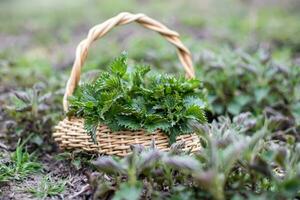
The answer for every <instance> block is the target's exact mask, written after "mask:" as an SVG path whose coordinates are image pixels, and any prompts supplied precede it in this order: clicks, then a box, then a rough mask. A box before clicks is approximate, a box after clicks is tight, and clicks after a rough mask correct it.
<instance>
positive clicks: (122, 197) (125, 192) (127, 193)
mask: <svg viewBox="0 0 300 200" xmlns="http://www.w3.org/2000/svg"><path fill="white" fill-rule="evenodd" d="M142 189H143V187H142V184H141V183H140V182H137V184H135V185H130V184H129V183H122V184H121V185H120V189H119V190H118V191H117V192H116V193H115V195H114V197H113V198H112V199H113V200H138V199H140V196H141V194H142Z"/></svg>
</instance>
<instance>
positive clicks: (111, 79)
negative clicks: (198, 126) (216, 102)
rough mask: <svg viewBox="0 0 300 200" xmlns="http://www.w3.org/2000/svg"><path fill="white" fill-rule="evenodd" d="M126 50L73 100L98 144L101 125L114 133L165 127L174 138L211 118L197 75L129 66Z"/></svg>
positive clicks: (73, 107)
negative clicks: (159, 73)
mask: <svg viewBox="0 0 300 200" xmlns="http://www.w3.org/2000/svg"><path fill="white" fill-rule="evenodd" d="M127 68H128V65H127V56H126V54H122V55H121V56H119V57H118V58H116V59H115V60H114V61H113V62H112V63H111V64H110V65H109V70H108V72H103V73H101V74H100V76H99V77H98V78H97V79H96V80H95V81H93V82H92V83H86V84H83V85H81V86H79V87H78V88H77V89H76V91H75V93H74V95H73V96H71V97H70V98H69V112H68V115H69V116H76V117H83V118H84V128H85V130H86V131H87V133H88V134H89V135H91V137H92V139H93V141H94V142H96V132H97V126H98V125H99V124H100V123H101V124H105V125H107V126H108V127H109V128H110V129H111V130H112V131H120V130H132V131H135V130H140V129H145V130H146V131H147V132H153V131H155V130H157V129H160V130H162V131H163V132H164V133H165V134H166V135H167V136H168V137H169V140H170V143H173V142H175V140H176V136H178V135H182V134H189V133H192V131H193V129H192V125H191V122H193V121H194V122H195V121H196V122H200V123H203V122H205V121H206V117H205V109H206V107H207V100H206V95H205V90H204V89H203V88H202V84H201V82H200V81H199V80H196V79H189V80H187V79H185V78H184V77H179V78H175V77H173V76H170V75H164V74H161V75H151V76H150V75H148V74H147V73H148V72H149V71H150V67H149V66H142V65H138V66H135V67H134V71H133V72H128V70H127Z"/></svg>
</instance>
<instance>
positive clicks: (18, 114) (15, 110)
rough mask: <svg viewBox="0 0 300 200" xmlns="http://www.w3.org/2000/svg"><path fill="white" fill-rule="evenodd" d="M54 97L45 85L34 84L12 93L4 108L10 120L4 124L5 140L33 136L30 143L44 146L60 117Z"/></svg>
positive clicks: (57, 101) (57, 103) (59, 107)
mask: <svg viewBox="0 0 300 200" xmlns="http://www.w3.org/2000/svg"><path fill="white" fill-rule="evenodd" d="M56 95H57V92H54V91H51V90H50V91H49V90H48V88H47V85H46V84H45V83H36V84H35V85H34V86H33V87H32V88H30V89H27V90H24V91H20V90H18V91H14V94H13V95H12V96H11V98H10V103H9V104H10V105H7V106H6V107H5V111H6V113H7V115H8V117H9V118H11V120H7V122H6V124H5V125H6V133H7V139H8V140H9V141H10V140H15V139H16V138H19V137H21V138H26V137H27V136H28V135H30V134H34V137H31V141H30V142H32V143H34V144H36V145H38V146H40V145H42V144H45V143H44V141H47V140H49V136H50V134H51V131H52V126H53V125H54V123H56V121H57V120H58V117H59V116H60V113H59V112H58V110H60V109H61V106H60V102H61V101H60V100H58V98H57V96H56Z"/></svg>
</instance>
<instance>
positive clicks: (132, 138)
mask: <svg viewBox="0 0 300 200" xmlns="http://www.w3.org/2000/svg"><path fill="white" fill-rule="evenodd" d="M53 136H54V138H55V141H56V142H57V143H58V144H60V147H61V148H64V149H83V150H85V151H91V152H98V153H104V154H107V155H118V156H125V155H127V154H128V153H130V152H131V150H130V145H133V144H141V145H143V146H145V147H150V145H151V144H152V140H154V141H155V145H156V147H157V148H158V149H160V150H162V151H167V150H169V140H168V138H167V137H166V135H165V134H163V133H162V132H161V131H159V130H157V131H155V132H153V133H146V132H145V131H143V130H140V131H134V132H132V131H118V132H112V131H111V130H110V129H109V128H108V127H107V126H99V127H98V130H97V137H96V138H97V141H98V144H95V143H93V141H92V139H91V137H90V136H89V135H87V134H86V132H85V130H84V127H83V119H78V118H71V119H67V118H66V119H64V120H63V121H61V122H59V124H58V126H57V127H56V130H55V133H53ZM176 141H177V142H184V146H185V147H184V150H191V151H192V152H194V151H197V150H198V149H199V148H200V146H199V139H198V137H197V136H196V135H181V136H179V137H177V138H176Z"/></svg>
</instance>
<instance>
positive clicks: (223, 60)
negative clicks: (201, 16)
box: [197, 48, 300, 126]
mask: <svg viewBox="0 0 300 200" xmlns="http://www.w3.org/2000/svg"><path fill="white" fill-rule="evenodd" d="M198 64H199V65H200V66H201V67H198V68H197V69H198V74H199V77H200V78H201V80H203V83H204V85H205V87H206V88H207V89H208V91H209V94H208V99H209V101H210V103H211V104H212V110H213V112H214V114H217V115H222V114H225V113H229V114H231V115H233V116H234V115H237V114H239V113H241V112H246V111H251V112H253V113H256V114H261V113H263V111H264V110H265V109H266V108H273V109H275V110H277V111H280V112H281V113H282V114H283V115H285V116H288V117H290V118H291V119H292V120H291V121H294V122H295V124H296V125H298V126H299V125H300V122H299V117H300V103H299V102H300V95H299V92H298V91H299V89H300V79H299V76H300V66H298V65H297V64H296V63H292V64H291V63H284V64H280V63H279V62H278V61H277V62H276V61H274V58H273V57H272V55H271V52H269V51H267V50H265V49H259V50H258V51H257V52H256V53H255V54H251V55H250V54H248V53H246V52H244V51H240V50H239V51H232V50H229V49H227V48H223V49H221V50H220V51H217V52H214V51H207V50H205V51H203V52H201V55H200V59H199V62H198Z"/></svg>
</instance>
